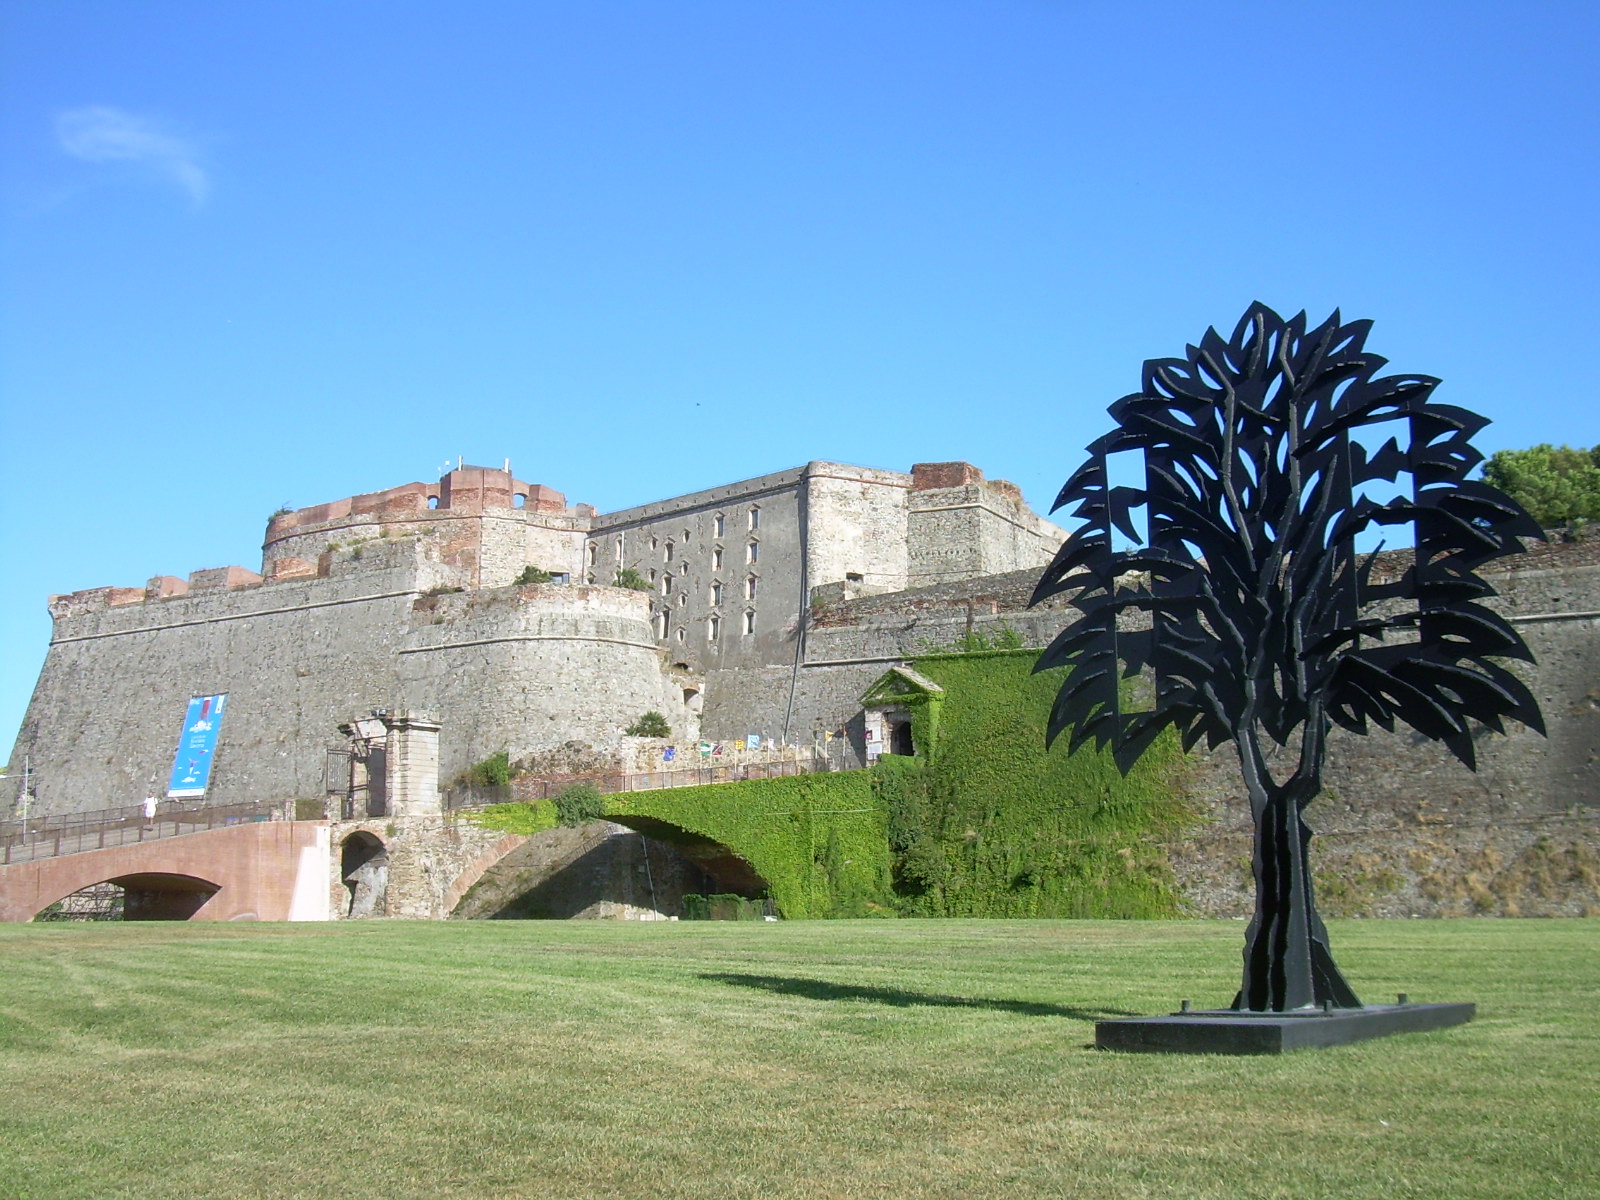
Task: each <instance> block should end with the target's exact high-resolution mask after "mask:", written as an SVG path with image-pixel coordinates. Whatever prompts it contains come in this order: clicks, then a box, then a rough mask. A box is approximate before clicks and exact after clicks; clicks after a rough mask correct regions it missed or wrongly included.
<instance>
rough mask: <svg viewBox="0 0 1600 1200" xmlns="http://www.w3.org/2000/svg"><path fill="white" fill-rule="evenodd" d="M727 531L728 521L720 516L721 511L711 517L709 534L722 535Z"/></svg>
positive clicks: (713, 535)
mask: <svg viewBox="0 0 1600 1200" xmlns="http://www.w3.org/2000/svg"><path fill="white" fill-rule="evenodd" d="M727 532H728V522H727V521H725V520H724V519H723V516H722V514H721V513H718V514H717V515H716V516H714V517H712V518H711V536H712V537H722V536H723V535H724V534H726V533H727Z"/></svg>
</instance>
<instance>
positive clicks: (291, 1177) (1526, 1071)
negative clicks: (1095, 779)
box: [0, 920, 1600, 1200]
mask: <svg viewBox="0 0 1600 1200" xmlns="http://www.w3.org/2000/svg"><path fill="white" fill-rule="evenodd" d="M1242 932H1243V930H1242V926H1240V925H1238V924H1227V923H1214V922H1197V921H1186V922H1131V921H1130V922H1119V923H1112V922H1025V921H1006V922H1001V921H994V922H962V921H877V922H845V921H838V922H834V921H816V922H794V923H777V924H764V923H763V924H731V923H730V924H723V923H679V924H664V923H663V924H614V923H596V922H482V923H448V924H445V923H439V924H430V923H391V922H362V923H351V924H339V925H188V924H129V925H120V924H99V925H77V926H0V1195H4V1196H7V1197H34V1198H37V1197H74V1198H77V1197H123V1196H126V1197H140V1198H141V1200H148V1198H158V1200H167V1198H177V1197H197V1196H203V1197H234V1196H239V1197H255V1196H262V1197H266V1196H272V1197H366V1196H382V1197H468V1196H470V1197H516V1196H529V1197H534V1196H539V1197H542V1196H551V1197H565V1198H580V1197H611V1196H616V1197H696V1198H716V1200H734V1198H743V1197H750V1198H755V1197H762V1198H768V1197H772V1198H782V1197H805V1198H807V1200H822V1198H827V1197H855V1196H872V1197H905V1196H918V1197H920V1196H930V1197H935V1196H950V1197H955V1196H962V1197H969V1196H970V1197H988V1196H995V1197H1033V1196H1039V1197H1045V1196H1049V1197H1078V1196H1082V1197H1096V1198H1102V1200H1107V1198H1112V1197H1140V1196H1176V1197H1229V1198H1238V1197H1286V1198H1287V1197H1294V1198H1296V1200H1307V1198H1312V1197H1339V1198H1340V1200H1347V1198H1351V1197H1384V1198H1390V1200H1393V1198H1399V1197H1422V1196H1427V1197H1435V1196H1436V1197H1450V1198H1451V1200H1472V1198H1478V1197H1482V1198H1489V1197H1493V1198H1495V1200H1502V1198H1505V1197H1580V1196H1581V1197H1594V1196H1597V1195H1600V1037H1597V1031H1600V922H1597V921H1591V920H1566V921H1531V920H1530V921H1513V920H1482V921H1454V922H1437V921H1360V922H1336V923H1334V924H1333V928H1332V933H1333V937H1334V944H1335V948H1336V950H1337V952H1338V953H1339V957H1340V962H1341V965H1343V967H1344V968H1345V972H1346V974H1347V975H1348V976H1349V978H1350V979H1351V981H1352V982H1353V983H1354V984H1355V986H1356V988H1357V989H1358V990H1359V991H1361V992H1362V994H1363V995H1364V997H1365V998H1366V999H1369V1000H1372V1001H1392V1000H1393V994H1394V993H1395V992H1398V991H1405V992H1409V993H1410V994H1411V996H1412V998H1413V999H1414V1000H1417V1001H1429V1000H1475V1001H1477V1002H1478V1004H1479V1014H1480V1015H1479V1018H1478V1020H1477V1021H1476V1022H1474V1023H1473V1024H1471V1025H1467V1026H1464V1027H1461V1028H1458V1029H1454V1030H1448V1031H1443V1032H1440V1033H1433V1034H1419V1035H1411V1036H1408V1037H1402V1038H1394V1039H1389V1040H1387V1041H1380V1042H1371V1043H1366V1044H1363V1045H1358V1046H1349V1047H1343V1048H1339V1049H1334V1050H1323V1051H1308V1052H1302V1053H1300V1054H1295V1055H1288V1056H1284V1057H1281V1058H1273V1059H1233V1058H1196V1057H1166V1056H1145V1055H1118V1054H1108V1053H1103V1052H1097V1051H1094V1050H1091V1049H1088V1048H1087V1044H1088V1043H1089V1041H1090V1040H1091V1037H1092V1026H1091V1024H1090V1023H1091V1021H1092V1020H1093V1019H1094V1018H1096V1017H1098V1016H1102V1015H1116V1014H1123V1013H1147V1012H1159V1011H1165V1010H1167V1009H1170V1008H1173V1007H1176V1004H1177V1001H1178V1000H1179V999H1182V998H1185V997H1187V998H1192V999H1193V1000H1194V1001H1195V1003H1196V1004H1197V1005H1215V1004H1220V1003H1225V1002H1226V1001H1227V1000H1228V999H1229V998H1230V996H1231V989H1232V986H1233V984H1234V970H1235V964H1236V963H1237V962H1238V948H1239V944H1240V942H1241V937H1242Z"/></svg>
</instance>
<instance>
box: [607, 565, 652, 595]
mask: <svg viewBox="0 0 1600 1200" xmlns="http://www.w3.org/2000/svg"><path fill="white" fill-rule="evenodd" d="M611 586H612V587H619V588H627V589H628V590H629V591H630V592H648V591H650V583H649V581H648V580H647V579H645V577H644V576H643V575H641V574H639V572H637V571H635V570H634V569H633V568H632V567H623V568H622V570H620V571H618V572H617V577H616V578H615V579H613V580H612V581H611Z"/></svg>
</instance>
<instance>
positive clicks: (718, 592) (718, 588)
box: [711, 583, 722, 608]
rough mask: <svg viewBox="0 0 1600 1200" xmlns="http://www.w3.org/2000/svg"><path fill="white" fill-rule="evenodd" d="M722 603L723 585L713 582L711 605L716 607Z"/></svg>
mask: <svg viewBox="0 0 1600 1200" xmlns="http://www.w3.org/2000/svg"><path fill="white" fill-rule="evenodd" d="M721 603H722V585H721V584H720V583H713V584H712V585H711V606H712V607H713V608H715V607H716V606H717V605H719V604H721Z"/></svg>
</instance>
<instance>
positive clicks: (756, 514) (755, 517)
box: [750, 504, 761, 531]
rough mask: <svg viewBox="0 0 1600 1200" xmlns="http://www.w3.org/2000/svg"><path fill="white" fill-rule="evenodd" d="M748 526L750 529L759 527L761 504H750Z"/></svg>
mask: <svg viewBox="0 0 1600 1200" xmlns="http://www.w3.org/2000/svg"><path fill="white" fill-rule="evenodd" d="M750 528H751V530H752V531H753V530H757V529H760V528H761V506H760V505H757V504H753V505H751V506H750Z"/></svg>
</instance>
